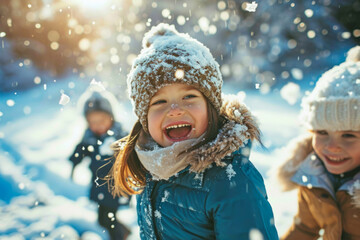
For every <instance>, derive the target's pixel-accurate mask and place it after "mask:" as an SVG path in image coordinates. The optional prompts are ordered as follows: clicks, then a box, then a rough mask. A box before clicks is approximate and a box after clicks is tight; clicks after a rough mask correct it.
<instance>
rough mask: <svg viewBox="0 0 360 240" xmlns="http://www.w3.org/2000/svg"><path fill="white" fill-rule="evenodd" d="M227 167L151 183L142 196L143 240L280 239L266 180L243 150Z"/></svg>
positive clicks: (139, 205)
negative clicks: (268, 196)
mask: <svg viewBox="0 0 360 240" xmlns="http://www.w3.org/2000/svg"><path fill="white" fill-rule="evenodd" d="M223 161H224V162H226V163H227V164H228V165H227V166H226V167H218V166H215V165H214V164H213V165H212V167H211V168H208V169H206V170H205V171H203V172H201V173H194V172H189V169H188V168H187V169H184V170H182V171H181V172H179V173H178V174H177V175H176V176H173V177H171V178H170V179H169V180H168V181H165V180H161V181H152V180H151V178H150V176H149V178H148V179H147V181H148V182H147V185H146V187H145V189H144V191H143V192H142V193H141V194H140V195H138V196H137V197H138V198H137V200H138V201H137V211H138V223H139V226H140V236H141V239H143V240H145V239H146V240H150V239H158V240H160V239H167V240H170V239H171V240H177V239H178V240H195V239H223V240H231V239H234V240H246V239H250V235H251V236H253V237H255V236H256V234H259V233H261V234H262V237H263V239H264V240H266V239H271V240H276V239H279V238H278V235H277V231H276V228H275V225H274V217H273V212H272V208H271V206H270V204H269V202H268V201H267V194H266V190H265V186H264V182H263V179H262V177H261V175H260V173H259V172H258V171H257V170H256V168H255V167H254V166H253V164H252V163H251V162H250V161H249V159H248V156H244V155H243V154H241V150H238V151H236V152H234V153H233V154H232V155H231V156H229V157H226V158H225V159H223Z"/></svg>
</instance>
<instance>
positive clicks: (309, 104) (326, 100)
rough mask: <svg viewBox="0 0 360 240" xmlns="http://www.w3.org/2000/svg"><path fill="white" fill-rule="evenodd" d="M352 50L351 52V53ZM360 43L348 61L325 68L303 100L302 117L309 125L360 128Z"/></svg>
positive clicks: (334, 129)
mask: <svg viewBox="0 0 360 240" xmlns="http://www.w3.org/2000/svg"><path fill="white" fill-rule="evenodd" d="M350 53H351V55H350ZM359 54H360V47H358V46H357V47H354V48H352V49H350V50H349V52H348V58H347V59H346V61H345V62H344V63H342V64H340V65H338V66H335V67H333V68H332V69H330V70H329V71H327V72H325V73H324V74H323V75H322V76H321V77H320V79H319V80H318V81H317V83H316V86H315V88H314V90H313V91H312V92H311V93H310V94H309V95H308V96H306V97H304V98H303V101H302V111H301V113H300V117H301V120H302V122H303V123H304V124H305V126H306V127H307V128H308V129H311V130H324V129H331V130H333V131H347V130H353V131H360V61H359V59H357V60H356V58H354V57H351V58H349V56H359Z"/></svg>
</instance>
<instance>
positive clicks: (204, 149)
mask: <svg viewBox="0 0 360 240" xmlns="http://www.w3.org/2000/svg"><path fill="white" fill-rule="evenodd" d="M220 115H221V116H222V117H224V118H225V119H226V122H225V124H224V125H223V127H222V128H221V129H220V130H219V133H218V135H217V137H216V138H215V139H214V140H213V141H211V142H209V143H207V144H205V145H203V146H201V147H200V148H198V149H196V150H194V151H192V152H190V153H189V158H188V159H189V164H190V165H191V168H190V170H192V171H195V172H200V171H203V170H204V169H206V168H207V167H209V166H210V165H211V164H212V163H215V164H216V165H217V166H225V163H224V162H222V161H221V160H222V159H223V158H224V157H225V156H227V155H230V154H231V153H233V152H234V151H236V150H238V149H239V148H240V147H243V146H245V144H246V143H247V142H248V141H249V140H250V141H252V140H254V139H256V140H259V139H260V129H259V127H258V123H257V121H256V119H255V117H254V116H253V115H252V114H251V112H250V110H249V109H248V108H247V107H246V106H245V104H243V103H241V102H240V100H239V98H238V97H237V96H235V95H223V96H222V106H221V109H220Z"/></svg>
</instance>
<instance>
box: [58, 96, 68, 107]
mask: <svg viewBox="0 0 360 240" xmlns="http://www.w3.org/2000/svg"><path fill="white" fill-rule="evenodd" d="M69 102H70V97H69V96H68V95H66V94H65V93H61V97H60V101H59V104H61V105H66V104H68V103H69Z"/></svg>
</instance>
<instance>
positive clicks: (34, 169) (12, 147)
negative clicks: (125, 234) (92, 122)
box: [0, 79, 302, 240]
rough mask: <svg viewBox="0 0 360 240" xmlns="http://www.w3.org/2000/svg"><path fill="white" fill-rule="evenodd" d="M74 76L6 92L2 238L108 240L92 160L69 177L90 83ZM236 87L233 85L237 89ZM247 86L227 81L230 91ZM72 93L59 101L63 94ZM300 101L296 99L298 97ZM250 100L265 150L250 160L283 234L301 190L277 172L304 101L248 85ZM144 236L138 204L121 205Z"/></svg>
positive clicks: (128, 115)
mask: <svg viewBox="0 0 360 240" xmlns="http://www.w3.org/2000/svg"><path fill="white" fill-rule="evenodd" d="M75 81H76V80H72V79H68V80H62V81H58V82H57V83H53V84H48V85H47V86H46V88H45V87H44V86H43V85H39V86H38V87H36V88H32V89H30V90H27V91H24V92H17V93H2V94H1V95H0V119H1V121H0V124H1V125H0V163H1V167H0V192H1V194H0V219H1V221H0V239H1V240H5V239H6V240H7V239H13V240H21V239H79V238H81V239H95V240H96V239H107V235H106V233H105V232H104V230H103V229H102V228H101V227H100V226H98V225H97V220H96V214H97V211H96V208H97V206H96V205H95V204H94V203H92V202H90V201H89V200H88V197H87V194H88V186H89V185H88V184H89V179H90V172H89V170H88V169H87V164H88V163H89V162H86V161H85V162H83V163H82V164H81V165H80V166H78V167H77V168H76V172H75V179H74V181H72V180H71V179H70V171H71V163H70V161H68V156H69V155H70V154H71V153H72V151H73V148H74V146H75V144H76V143H77V142H78V141H79V140H80V138H81V137H82V134H83V130H84V128H85V122H84V119H83V117H82V115H81V112H80V111H79V109H77V108H76V102H77V100H78V97H79V95H81V93H82V91H83V90H84V89H85V88H86V87H87V86H86V84H85V83H81V82H80V83H76V84H74V82H75ZM230 89H231V90H230ZM240 90H241V89H236V88H234V87H233V86H231V87H230V86H226V85H225V86H224V93H232V94H236V93H237V92H238V91H240ZM62 92H64V93H65V94H67V95H68V96H69V97H70V102H69V103H67V104H66V105H61V104H59V100H60V97H61V93H62ZM295 100H296V99H295ZM244 102H245V103H246V105H248V107H249V108H250V109H251V110H252V112H253V113H254V114H255V115H256V116H257V117H258V119H259V122H260V125H261V129H262V133H263V141H264V144H265V146H266V147H267V149H266V150H264V149H262V148H260V147H259V146H256V145H255V146H254V149H253V152H252V155H251V160H252V162H253V163H254V164H255V166H256V167H257V168H258V169H259V171H260V172H261V173H262V175H263V177H264V179H265V184H266V187H267V191H268V195H269V201H270V203H271V204H272V207H273V210H274V214H275V223H276V227H277V229H278V232H279V234H280V235H281V234H282V233H284V231H286V229H287V228H288V227H289V226H290V224H291V221H292V217H293V215H294V214H295V212H296V192H294V191H292V192H288V193H282V192H280V190H279V188H278V186H277V183H276V182H275V181H274V179H273V178H272V177H271V170H272V168H274V167H275V166H276V165H277V164H278V163H279V161H280V158H281V156H282V154H283V152H284V150H283V149H282V148H283V147H284V145H285V144H286V143H287V142H288V141H289V140H290V139H291V138H293V137H295V136H297V135H298V134H299V133H300V132H301V131H302V129H301V128H300V127H299V126H298V122H297V115H298V112H299V102H297V103H296V104H295V105H290V104H289V103H288V102H287V101H285V100H284V98H282V97H281V96H280V93H279V92H273V93H268V94H260V93H259V90H257V89H256V88H255V87H254V89H253V90H249V91H246V96H245V99H244ZM121 112H123V113H124V114H123V115H122V117H121V118H120V121H121V122H122V123H123V125H124V127H125V129H127V130H129V129H130V128H131V127H132V122H133V121H134V120H135V117H134V115H133V113H132V110H131V105H130V102H129V101H128V102H122V103H121ZM117 214H118V216H119V219H121V220H122V221H123V222H124V223H125V224H126V225H128V226H129V227H130V228H132V231H133V234H132V235H131V237H130V240H135V239H139V237H138V227H137V223H136V213H135V203H134V202H132V203H131V205H130V208H128V207H124V208H122V209H119V211H118V212H117Z"/></svg>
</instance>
